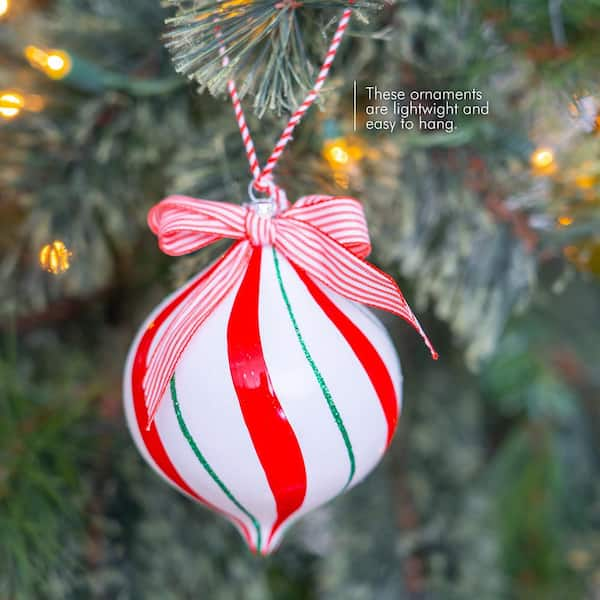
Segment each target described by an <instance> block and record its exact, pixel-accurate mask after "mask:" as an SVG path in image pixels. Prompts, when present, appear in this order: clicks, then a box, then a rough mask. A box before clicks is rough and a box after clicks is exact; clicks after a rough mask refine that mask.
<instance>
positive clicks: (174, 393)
mask: <svg viewBox="0 0 600 600" xmlns="http://www.w3.org/2000/svg"><path fill="white" fill-rule="evenodd" d="M171 398H172V399H173V408H174V409H175V414H176V415H177V422H178V423H179V428H180V429H181V433H183V436H184V437H185V439H186V440H187V441H188V444H189V445H190V448H191V449H192V451H193V452H194V454H195V455H196V458H197V459H198V460H199V461H200V464H201V465H202V466H203V467H204V469H205V470H206V472H207V473H208V474H209V475H210V476H211V478H212V480H213V481H214V482H215V483H216V484H217V485H218V486H219V487H220V488H221V490H222V491H223V493H224V494H225V495H226V496H227V497H228V498H229V499H230V500H231V501H232V502H233V503H234V504H235V505H236V506H237V507H238V508H239V509H240V510H241V511H242V512H243V513H244V514H245V515H246V516H247V517H248V518H249V519H250V520H251V521H252V524H253V525H254V528H255V529H256V540H257V543H256V548H257V550H258V551H259V552H260V549H261V544H262V541H261V535H260V525H259V523H258V521H257V520H256V517H255V516H254V515H252V514H251V513H250V512H249V511H248V510H247V509H246V508H245V507H244V506H242V505H241V504H240V502H239V501H238V500H237V498H236V497H235V496H234V495H233V494H232V493H231V492H230V491H229V489H228V488H227V486H226V485H225V484H224V483H223V482H222V481H221V480H220V479H219V476H218V475H217V474H216V473H215V472H214V471H213V469H212V467H211V466H210V465H209V464H208V461H207V460H206V458H204V455H203V454H202V452H200V448H198V446H197V445H196V442H195V441H194V438H193V437H192V434H191V433H190V430H189V429H188V427H187V425H186V423H185V421H184V419H183V415H182V414H181V406H179V400H178V399H177V388H176V386H175V375H173V377H172V378H171Z"/></svg>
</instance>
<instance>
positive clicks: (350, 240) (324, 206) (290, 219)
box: [144, 195, 437, 427]
mask: <svg viewBox="0 0 600 600" xmlns="http://www.w3.org/2000/svg"><path fill="white" fill-rule="evenodd" d="M148 224H149V226H150V228H151V229H152V231H153V232H154V233H155V234H156V235H157V236H158V243H159V246H160V248H161V250H162V251H163V252H165V253H166V254H169V255H171V256H182V255H184V254H189V253H190V252H195V251H196V250H199V249H200V248H203V247H204V246H207V245H209V244H211V243H213V242H215V241H217V240H219V239H222V238H231V239H234V240H239V241H238V242H237V243H236V244H234V245H233V246H232V247H231V248H230V249H229V250H228V251H227V252H226V253H225V254H224V255H223V257H221V259H220V260H219V261H218V262H217V263H216V264H215V265H214V266H213V268H212V270H211V271H210V272H209V274H208V276H206V275H205V274H203V277H202V278H201V279H200V277H198V278H196V279H193V280H192V281H190V282H189V284H188V287H187V288H186V289H189V286H196V289H195V290H194V292H193V293H191V294H189V295H188V297H187V298H186V299H185V300H183V301H182V302H181V303H180V304H179V305H178V306H177V309H176V311H175V313H174V315H173V317H172V319H171V320H170V321H169V323H168V324H167V325H166V326H165V328H164V330H163V331H162V332H159V334H158V335H157V339H156V343H155V344H154V349H153V351H152V352H151V354H150V355H149V360H148V370H147V372H146V375H145V378H144V391H145V396H146V407H147V410H148V427H150V425H151V424H152V421H153V420H154V417H155V415H156V411H157V410H158V407H159V405H160V401H161V399H162V397H163V395H164V393H165V390H166V389H167V386H168V384H169V381H170V379H171V377H172V376H173V374H174V372H175V368H176V366H177V363H178V361H179V359H180V357H181V356H182V354H183V352H184V351H185V349H186V348H187V346H188V344H189V343H190V341H191V339H192V337H193V336H194V334H195V333H196V331H197V330H198V328H199V327H200V326H201V325H202V324H203V323H204V321H206V319H207V318H208V317H209V316H210V314H211V313H212V312H213V311H214V310H215V308H216V307H217V306H218V305H219V304H220V302H221V301H222V300H223V299H224V298H225V297H226V296H227V295H228V294H229V292H231V291H232V290H233V289H234V288H235V287H236V286H237V284H238V283H239V282H240V281H241V279H242V277H243V275H244V273H245V271H246V267H247V266H248V263H249V261H250V257H251V255H252V252H253V250H254V248H255V247H259V246H272V247H273V248H275V249H276V250H277V251H278V252H280V253H281V254H282V255H283V256H285V257H286V258H287V260H288V261H290V262H291V263H293V264H294V265H296V266H298V267H300V268H301V269H303V270H304V271H305V272H306V273H307V274H308V275H309V276H311V277H312V278H313V279H315V280H317V281H318V282H320V283H322V284H323V285H325V286H327V287H328V288H330V289H331V290H333V291H335V292H337V293H338V294H340V295H341V296H344V297H345V298H348V299H350V300H353V301H355V302H360V303H362V304H367V305H369V306H373V307H375V308H379V309H382V310H385V311H388V312H391V313H393V314H395V315H398V316H400V317H402V318H403V319H405V320H406V321H408V322H409V323H410V324H411V325H412V326H413V327H414V328H415V329H416V330H417V331H418V332H419V333H420V335H421V336H422V338H423V340H424V341H425V344H426V345H427V347H428V348H429V350H430V351H431V354H432V356H433V358H437V353H436V352H435V350H434V349H433V346H432V345H431V342H430V341H429V339H428V338H427V336H426V335H425V332H424V331H423V329H422V328H421V326H420V324H419V322H418V321H417V319H416V317H415V315H414V314H413V312H412V310H411V309H410V307H409V306H408V304H407V302H406V300H405V299H404V296H403V295H402V292H401V291H400V288H399V287H398V286H397V284H396V283H395V281H394V280H393V279H392V278H391V277H390V276H389V275H387V274H386V273H384V272H383V271H380V270H379V269H377V268H376V267H374V266H373V265H371V264H370V263H368V262H366V261H365V257H366V256H367V255H368V254H369V253H370V251H371V242H370V240H369V232H368V229H367V224H366V220H365V215H364V212H363V209H362V206H361V204H360V202H358V200H355V199H354V198H349V197H345V196H341V197H340V196H321V195H313V196H305V197H303V198H300V199H299V200H298V201H297V202H296V203H295V204H294V205H293V206H292V207H291V208H287V209H286V210H283V211H281V212H279V213H277V214H275V215H273V216H270V215H265V216H263V215H261V214H260V212H259V211H257V209H256V206H249V205H246V206H239V205H234V204H229V203H224V202H214V201H210V200H197V199H195V198H189V197H186V196H170V197H168V198H166V199H165V200H163V201H162V202H160V203H159V204H157V205H156V206H154V207H153V208H152V209H151V210H150V213H149V214H148ZM151 326H152V325H151Z"/></svg>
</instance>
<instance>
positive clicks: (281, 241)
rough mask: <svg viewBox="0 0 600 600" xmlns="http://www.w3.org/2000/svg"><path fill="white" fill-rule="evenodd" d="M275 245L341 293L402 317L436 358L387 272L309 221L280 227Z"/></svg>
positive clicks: (318, 279)
mask: <svg viewBox="0 0 600 600" xmlns="http://www.w3.org/2000/svg"><path fill="white" fill-rule="evenodd" d="M275 245H276V247H277V249H278V250H280V251H281V252H282V254H283V255H284V256H285V257H286V258H287V259H288V260H290V261H292V262H293V263H295V264H296V265H297V266H299V267H300V268H301V269H303V270H304V271H306V272H307V273H308V274H309V275H310V276H311V277H313V278H314V279H316V280H317V281H319V282H320V283H322V284H323V285H325V286H326V287H328V288H330V289H332V290H333V291H334V292H337V293H338V294H340V295H341V296H344V297H345V298H348V299H349V300H352V301H354V302H359V303H361V304H367V305H369V306H372V307H374V308H378V309H381V310H385V311H387V312H391V313H393V314H395V315H397V316H399V317H401V318H403V319H404V320H405V321H407V322H408V323H410V324H411V325H412V326H413V327H414V328H415V330H416V331H417V332H418V333H419V334H420V335H421V337H422V338H423V341H424V342H425V345H426V346H427V348H428V349H429V351H430V352H431V356H432V358H433V359H434V360H437V358H438V353H437V352H436V351H435V349H434V347H433V344H432V343H431V341H430V340H429V338H428V337H427V335H426V333H425V332H424V330H423V328H422V327H421V324H420V323H419V321H418V320H417V318H416V317H415V315H414V314H413V312H412V310H411V308H410V306H409V305H408V303H407V302H406V300H405V299H404V296H403V295H402V292H401V291H400V288H399V287H398V284H397V283H396V282H395V281H394V280H393V279H392V278H391V277H390V276H389V275H388V274H387V273H384V272H383V271H381V270H380V269H378V268H377V267H375V266H374V265H372V264H370V263H368V262H367V261H366V260H363V259H361V258H359V257H357V256H355V255H354V254H353V253H352V252H350V251H349V250H348V249H347V248H345V247H344V246H343V245H342V244H340V243H339V242H337V241H336V240H334V239H333V238H331V237H329V236H327V235H325V234H323V233H322V232H321V231H319V230H318V229H317V228H315V227H312V226H311V225H309V224H300V225H299V224H298V222H296V224H295V226H294V227H288V226H287V224H285V225H284V226H283V227H280V228H279V229H278V234H277V241H276V243H275Z"/></svg>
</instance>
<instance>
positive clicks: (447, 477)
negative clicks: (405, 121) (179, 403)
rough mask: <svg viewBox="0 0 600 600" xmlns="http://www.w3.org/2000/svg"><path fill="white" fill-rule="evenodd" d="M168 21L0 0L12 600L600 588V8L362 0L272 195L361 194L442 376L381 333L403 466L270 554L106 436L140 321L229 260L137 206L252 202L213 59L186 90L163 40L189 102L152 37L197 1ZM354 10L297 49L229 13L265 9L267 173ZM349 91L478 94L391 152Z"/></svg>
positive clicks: (3, 593) (154, 10) (260, 134)
mask: <svg viewBox="0 0 600 600" xmlns="http://www.w3.org/2000/svg"><path fill="white" fill-rule="evenodd" d="M165 4H166V6H164V7H161V6H160V3H159V1H158V0H128V1H127V2H122V1H119V0H0V19H1V20H0V45H1V46H0V48H1V52H0V156H1V169H0V277H1V286H0V311H1V319H0V327H1V329H0V598H3V599H18V600H20V599H34V598H35V599H37V598H41V599H46V598H48V599H71V598H76V599H79V598H110V599H130V598H131V599H139V598H143V599H160V600H168V599H187V598H190V599H191V598H194V599H195V598H208V599H210V600H228V599H233V600H235V599H244V600H245V599H257V600H262V599H279V598H284V599H292V600H293V599H315V600H317V599H318V600H321V599H323V600H330V599H331V600H333V599H336V600H337V599H343V600H363V599H364V600H372V599H377V600H386V599H390V600H392V599H393V600H397V599H404V598H406V599H423V598H434V599H437V598H442V599H474V598H477V599H485V600H488V599H490V600H495V599H507V598H527V599H528V600H530V599H534V600H535V599H538V598H539V599H544V600H552V599H555V598H556V599H560V600H565V599H569V600H571V599H579V598H600V479H599V478H598V475H599V474H600V462H599V460H600V455H599V448H598V444H597V439H598V436H599V434H600V404H599V403H598V397H599V392H600V369H599V368H598V351H599V349H600V332H599V323H600V286H599V285H598V283H599V279H598V277H599V276H600V227H599V224H600V76H599V72H598V65H599V64H600V62H599V61H600V35H599V34H600V2H599V1H598V0H570V1H569V2H564V3H562V2H561V1H560V0H487V1H486V0H479V1H477V0H440V1H439V2H438V1H436V2H433V1H431V0H398V1H396V2H393V3H386V4H379V3H378V2H358V3H357V10H356V13H357V14H356V16H355V18H354V19H353V21H352V24H351V28H350V30H349V33H348V37H347V38H346V40H345V43H344V45H343V46H342V49H341V51H340V55H339V57H338V59H337V61H336V63H335V65H334V68H333V71H332V74H331V76H330V79H329V80H328V83H327V85H326V93H325V94H324V96H323V98H322V100H321V101H320V109H321V110H319V109H313V110H312V111H311V113H310V114H309V116H308V118H307V119H306V120H305V122H304V123H303V124H302V126H301V127H300V128H299V130H298V132H297V133H296V135H295V140H294V142H293V143H292V144H291V145H290V147H289V148H288V151H287V152H286V154H285V155H284V157H283V159H282V163H281V165H280V166H279V168H278V172H277V176H278V181H280V182H282V184H283V185H284V186H285V187H286V189H287V191H288V193H289V195H290V197H291V198H296V197H297V196H298V195H299V194H302V193H314V192H324V193H334V194H335V193H337V194H340V193H345V194H347V193H350V194H353V195H355V196H356V197H358V198H360V199H361V200H362V201H363V202H364V204H365V207H366V210H367V213H368V218H369V222H370V226H371V237H372V241H373V245H374V253H373V255H372V257H371V258H372V260H373V261H374V262H376V263H377V264H378V265H380V266H381V267H382V268H385V269H386V270H387V271H388V272H390V273H392V274H393V275H394V276H395V277H396V278H397V279H398V281H399V282H400V284H401V287H402V288H403V290H404V292H405V295H406V297H407V299H408V300H409V302H411V303H412V305H413V307H414V308H415V310H416V312H418V314H419V315H420V317H421V321H422V323H423V324H424V326H425V328H426V329H427V331H428V333H429V334H430V337H431V338H432V339H433V340H434V343H435V344H436V346H437V349H438V350H439V352H440V355H441V358H440V360H439V361H437V362H433V361H431V360H430V359H429V357H428V354H427V352H426V351H425V350H424V349H423V347H422V345H421V341H420V339H419V338H418V336H416V335H414V333H413V332H412V330H411V329H410V328H409V327H408V326H406V325H405V324H404V323H402V322H400V321H399V320H395V319H387V320H386V322H387V323H388V325H389V327H390V330H391V331H392V333H393V335H394V339H395V341H396V343H397V347H398V351H399V354H400V357H401V360H402V363H403V369H404V376H405V404H404V409H403V414H402V418H401V421H400V426H399V430H398V432H397V434H396V437H395V440H394V443H393V445H392V447H391V450H390V452H389V454H388V455H387V456H386V458H385V459H384V461H383V463H382V464H381V465H380V466H379V467H378V469H377V470H376V471H375V472H374V473H373V474H372V475H371V476H370V477H369V478H368V479H367V480H366V481H365V482H364V483H363V484H362V485H360V486H358V487H357V488H355V489H354V490H352V491H351V492H350V493H349V494H347V495H345V496H343V497H341V498H338V499H337V500H335V501H334V502H333V503H331V504H330V505H327V506H326V507H324V508H322V509H320V510H318V511H316V512H315V513H313V514H311V515H309V516H307V517H305V518H304V519H303V520H302V522H300V523H299V524H298V525H296V526H295V527H294V529H293V530H292V531H291V532H290V533H289V534H288V535H287V537H286V539H285V541H284V544H283V546H282V548H281V549H280V551H279V552H278V553H277V554H276V555H275V556H273V557H272V558H269V559H262V558H257V557H254V556H252V555H251V554H250V553H249V552H248V551H247V550H246V547H245V544H244V543H243V542H242V540H241V539H240V538H239V536H238V534H237V533H236V532H235V531H234V530H233V528H232V527H231V526H230V525H229V524H228V523H227V522H225V521H224V520H222V519H221V518H219V517H217V516H215V515H213V514H211V513H209V512H208V511H206V510H205V509H203V508H201V507H200V506H198V505H196V504H193V503H192V502H191V501H189V500H187V499H185V498H183V497H182V496H180V495H179V494H178V493H176V492H175V491H173V490H172V489H170V488H169V487H168V486H167V485H165V484H164V483H163V482H162V481H160V480H159V479H158V477H156V476H155V475H154V473H153V472H151V470H150V469H149V468H148V467H147V466H146V465H145V464H143V463H142V460H141V458H140V457H139V456H138V454H137V451H136V450H135V448H134V446H133V443H132V441H131V440H130V438H129V435H128V432H127V430H126V427H125V422H124V418H123V411H122V400H121V376H122V368H123V364H124V360H125V355H126V351H127V348H128V345H129V343H130V342H131V340H132V338H133V335H134V333H135V331H136V329H137V328H138V327H139V326H140V324H141V322H142V321H143V319H144V318H145V316H146V315H147V314H148V312H149V311H150V310H151V308H153V307H154V306H155V305H156V304H157V303H158V302H159V301H160V300H161V299H162V298H164V297H165V296H166V295H167V293H169V292H170V291H172V290H173V289H175V287H176V286H177V285H180V284H181V283H182V282H183V281H185V280H186V279H187V278H188V277H190V276H191V275H192V274H194V273H196V272H197V271H198V270H200V269H201V268H203V267H204V266H205V265H206V264H208V263H209V262H210V261H211V260H212V259H214V258H215V256H217V255H218V254H219V253H220V252H221V251H222V250H223V248H224V247H223V246H222V245H221V246H219V247H216V248H211V249H206V250H203V251H201V252H200V253H198V254H196V255H193V256H190V257H186V258H180V259H172V258H168V257H166V256H165V255H163V254H162V253H160V251H159V250H158V248H157V246H156V241H155V238H154V237H153V236H152V234H151V233H150V231H149V230H148V229H147V226H146V224H145V217H146V213H147V210H148V209H149V207H150V206H152V205H153V204H155V203H156V202H157V201H159V200H160V199H161V198H162V197H164V196H165V195H166V194H168V193H174V192H179V193H186V194H190V195H194V196H197V197H202V198H208V199H215V200H227V201H231V202H236V203H237V202H241V201H244V200H245V199H246V186H247V182H248V177H249V176H248V172H247V164H246V158H245V155H244V153H243V149H242V145H241V143H240V139H239V133H238V132H237V130H236V125H235V122H234V120H233V117H232V110H231V106H230V104H229V103H228V101H227V99H226V98H225V97H224V95H223V93H222V92H223V85H224V78H223V74H222V73H221V72H220V71H221V70H220V68H219V65H218V62H217V61H216V60H215V57H214V47H213V48H209V49H208V50H207V54H206V56H203V57H202V60H201V61H200V63H201V67H202V68H201V72H194V71H193V70H190V68H189V65H188V66H186V60H185V59H186V55H185V52H186V49H185V47H182V46H181V45H178V41H180V39H181V38H179V37H178V35H180V33H181V32H180V31H178V30H177V29H169V31H171V33H170V34H169V37H168V38H167V39H166V42H167V44H171V51H172V52H171V53H172V54H173V55H174V58H175V61H174V63H175V67H177V69H178V70H179V71H186V72H187V74H188V75H190V76H192V77H195V78H196V79H197V80H199V81H201V82H204V83H206V84H207V87H208V88H209V90H208V91H204V93H199V92H198V84H197V83H194V82H190V81H189V79H187V78H186V77H184V76H183V74H178V73H177V72H176V70H175V68H174V63H173V61H172V60H171V57H170V55H169V51H168V50H167V49H166V48H165V46H164V42H165V39H164V38H163V37H162V36H163V34H164V32H165V31H166V30H167V29H166V26H165V18H168V17H172V16H173V15H176V14H182V12H181V11H183V10H185V9H186V7H188V8H189V7H190V6H193V5H194V2H192V0H190V1H187V0H168V1H167V2H165ZM343 4H344V3H343V2H341V0H339V1H338V0H332V1H330V2H319V1H315V0H309V1H307V2H305V3H304V5H302V6H299V7H297V9H296V12H295V14H293V17H291V18H288V19H287V20H286V21H285V23H287V26H288V27H289V25H290V23H291V24H292V29H293V31H294V32H295V33H297V34H298V36H297V37H298V39H301V40H304V42H303V44H304V45H303V46H302V44H289V45H287V46H286V45H285V43H284V41H282V40H285V38H284V36H283V35H282V31H283V28H284V24H282V23H277V22H276V23H275V25H276V26H275V27H272V28H271V29H269V33H268V35H265V34H264V24H265V23H266V22H269V23H270V21H269V19H272V18H273V16H272V15H273V9H272V6H270V3H269V2H265V1H264V0H239V1H237V2H235V3H234V4H232V6H238V7H239V6H242V7H248V6H250V7H251V9H252V10H253V11H254V12H253V13H252V14H253V15H254V17H256V19H255V21H249V22H248V23H247V28H246V29H245V30H244V32H243V35H242V32H240V40H241V41H240V43H241V46H240V48H242V49H244V50H247V53H246V55H245V56H246V57H249V58H248V59H247V60H244V61H241V62H240V65H239V68H238V67H236V77H237V79H238V82H239V83H240V84H241V87H242V91H243V92H244V94H245V104H246V106H247V107H248V113H249V121H250V126H251V129H252V132H253V134H254V137H255V141H256V142H257V147H258V151H259V155H260V156H261V157H262V158H263V159H264V158H265V157H266V155H267V153H268V152H269V151H270V149H271V147H272V144H273V143H274V141H275V139H276V137H277V136H278V134H279V132H280V130H281V127H282V124H283V123H284V117H285V112H286V110H289V108H290V107H293V106H295V105H296V104H297V102H298V101H299V100H300V99H301V97H302V93H303V92H304V91H306V87H307V85H308V83H309V82H310V79H311V77H312V76H313V75H314V72H315V71H314V68H315V66H316V65H318V63H319V57H320V56H322V55H323V52H324V51H325V48H326V45H327V39H328V36H330V35H331V34H332V32H333V28H334V27H335V16H336V15H339V12H340V7H341V6H342V5H343ZM196 5H202V7H203V10H205V11H206V12H205V14H207V15H208V16H210V15H211V14H213V13H215V12H216V8H215V7H216V3H215V5H212V4H211V3H206V2H196ZM222 6H223V5H222ZM226 8H227V9H228V10H229V8H230V7H229V6H228V7H226ZM285 11H287V14H288V16H289V15H290V13H293V11H294V9H293V8H290V7H288V8H286V9H285ZM175 24H176V25H177V23H175ZM234 33H235V32H234ZM282 44H283V45H282ZM182 48H183V49H182ZM188 50H189V48H188ZM211 53H212V54H211ZM274 56H275V57H278V60H279V62H277V61H275V62H273V61H269V60H267V59H268V58H269V57H274ZM274 65H275V66H274ZM354 79H356V80H358V89H359V92H360V91H361V90H364V86H366V85H377V86H378V87H380V88H392V89H402V90H406V91H407V92H409V91H411V90H469V89H472V88H473V87H475V88H477V89H480V90H482V92H483V94H484V97H485V100H486V101H489V106H490V112H489V115H487V116H480V117H469V118H463V117H457V118H454V119H453V121H454V124H455V128H454V131H453V132H451V133H446V132H444V131H434V132H431V131H419V130H418V128H415V129H414V130H413V131H400V132H399V131H396V132H394V134H391V135H390V134H376V133H373V132H367V131H366V130H365V127H364V123H363V122H362V120H361V114H362V111H359V115H358V116H359V119H358V127H357V131H356V132H354V131H353V123H352V86H353V80H354ZM211 92H212V94H211ZM358 102H359V107H361V106H363V105H364V102H365V98H363V97H361V96H360V95H359V98H358Z"/></svg>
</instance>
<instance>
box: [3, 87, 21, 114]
mask: <svg viewBox="0 0 600 600" xmlns="http://www.w3.org/2000/svg"><path fill="white" fill-rule="evenodd" d="M24 105H25V100H24V98H23V96H21V94H19V93H17V92H1V93H0V116H1V117H3V118H5V119H14V118H15V117H16V116H17V115H18V114H19V113H20V112H21V109H22V108H23V106H24Z"/></svg>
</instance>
